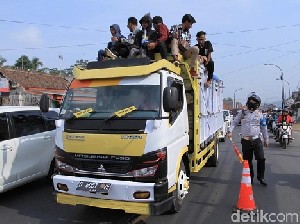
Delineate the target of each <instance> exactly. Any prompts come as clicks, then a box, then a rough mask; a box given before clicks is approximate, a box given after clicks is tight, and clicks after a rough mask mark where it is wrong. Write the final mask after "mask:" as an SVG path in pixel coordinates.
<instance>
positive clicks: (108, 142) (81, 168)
mask: <svg viewBox="0 0 300 224" xmlns="http://www.w3.org/2000/svg"><path fill="white" fill-rule="evenodd" d="M188 71H189V70H188V64H186V63H183V64H182V65H181V66H179V67H177V66H175V65H173V64H172V63H170V62H169V61H167V60H158V61H156V62H153V63H152V62H150V60H149V59H148V58H140V59H137V58H136V59H125V60H121V59H119V60H113V61H106V62H105V61H104V62H101V63H99V62H92V63H89V64H88V66H87V68H79V67H75V68H74V76H75V78H74V80H73V81H72V82H71V84H70V87H69V88H68V90H67V93H66V95H65V98H64V102H63V105H62V108H61V112H60V119H59V120H57V121H56V127H57V131H56V138H55V140H56V148H55V155H56V165H57V169H58V174H57V175H55V176H54V177H53V185H54V189H55V197H56V201H57V202H58V203H63V204H71V205H77V204H84V205H90V206H96V207H101V208H111V209H123V210H125V212H128V213H138V214H147V215H157V214H161V213H163V212H166V211H169V210H170V211H173V212H178V211H179V210H180V207H181V205H182V202H183V199H184V197H185V195H186V194H187V193H188V188H189V175H190V173H191V172H197V171H199V170H200V169H201V168H202V167H203V166H204V165H205V164H208V163H210V164H211V165H213V166H216V165H217V160H218V145H217V141H216V139H217V135H218V131H219V130H220V128H221V126H222V124H221V122H220V121H221V119H222V113H221V109H220V107H222V106H223V105H220V103H221V102H222V94H220V93H221V92H220V91H221V88H219V83H217V82H216V83H214V86H213V88H211V93H212V94H214V95H213V97H214V100H215V101H214V102H212V101H211V99H207V100H206V102H205V101H204V100H203V97H204V96H205V93H202V94H201V89H202V87H201V85H202V86H203V85H204V84H203V83H202V82H201V80H200V79H192V78H191V77H190V76H189V73H188ZM203 88H204V87H203ZM215 89H218V90H217V91H215ZM207 91H208V90H207ZM218 93H219V95H218ZM207 94H209V93H206V95H207ZM201 97H202V103H200V99H201ZM203 105H206V106H208V105H210V106H208V107H210V108H209V109H207V110H203V113H202V114H201V106H203ZM211 110H215V111H211ZM217 111H218V113H217ZM213 113H214V114H213ZM211 116H213V117H211ZM200 117H201V118H200ZM201 124H202V127H201V126H200V125H201ZM208 129H209V130H208Z"/></svg>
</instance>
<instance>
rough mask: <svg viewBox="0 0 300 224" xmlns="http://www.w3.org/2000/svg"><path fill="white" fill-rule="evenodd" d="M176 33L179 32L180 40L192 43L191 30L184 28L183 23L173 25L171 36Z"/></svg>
mask: <svg viewBox="0 0 300 224" xmlns="http://www.w3.org/2000/svg"><path fill="white" fill-rule="evenodd" d="M176 33H177V34H178V39H179V40H185V41H187V42H188V43H189V44H190V45H191V39H192V35H191V33H190V31H189V30H183V28H182V24H179V25H173V26H171V29H170V36H173V34H176Z"/></svg>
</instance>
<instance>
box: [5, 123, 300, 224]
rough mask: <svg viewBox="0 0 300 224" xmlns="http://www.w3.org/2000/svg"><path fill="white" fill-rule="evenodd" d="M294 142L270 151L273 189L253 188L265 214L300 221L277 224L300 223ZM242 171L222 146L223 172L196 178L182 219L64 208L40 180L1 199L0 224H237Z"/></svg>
mask: <svg viewBox="0 0 300 224" xmlns="http://www.w3.org/2000/svg"><path fill="white" fill-rule="evenodd" d="M238 131H239V130H238V128H237V129H236V130H235V132H234V134H235V135H234V142H235V143H236V144H237V146H238V147H239V148H240V149H241V145H240V144H239V137H238V135H237V133H238ZM294 137H295V140H294V141H293V143H292V144H291V145H290V146H288V148H287V149H282V148H281V147H280V146H279V144H278V143H276V142H275V141H274V140H272V139H271V140H270V147H269V148H267V149H265V156H266V175H265V177H266V180H267V182H268V186H267V187H264V186H262V185H260V184H259V183H258V182H257V181H256V180H255V182H254V184H253V193H254V200H255V203H256V205H257V207H258V209H259V210H260V211H261V212H263V214H266V213H269V214H271V213H274V214H275V215H278V214H279V215H280V216H279V215H278V217H279V218H280V220H281V221H282V220H283V219H284V221H286V220H288V218H287V216H284V215H285V214H286V213H296V214H298V222H296V220H295V219H294V220H293V221H291V220H288V222H283V221H282V222H279V221H278V222H273V223H300V165H299V161H300V160H299V159H300V132H294ZM254 164H255V165H256V163H254ZM255 168H256V166H255ZM241 172H242V164H240V163H239V162H238V160H237V158H236V156H235V154H234V151H233V149H232V145H231V143H230V142H229V141H228V140H227V141H226V142H225V143H222V142H221V143H220V162H219V165H218V167H216V168H213V167H205V168H203V169H202V170H201V171H200V172H199V173H196V174H193V175H192V177H191V184H190V192H189V194H188V195H187V197H186V198H185V201H184V204H183V207H182V210H181V211H180V212H179V213H177V214H168V213H167V214H163V215H160V216H152V217H145V216H138V215H132V214H125V213H124V212H122V211H118V210H108V209H98V208H93V207H85V206H76V207H73V206H69V205H60V204H56V203H55V202H54V200H53V196H52V186H51V184H49V183H48V182H47V181H45V180H39V181H36V182H33V183H30V184H26V185H24V186H22V187H19V188H17V189H14V190H11V191H9V192H6V193H3V194H0V223H1V224H24V223H26V224H69V223H70V224H78V223H79V224H81V223H91V224H94V223H95V224H96V223H98V224H104V223H107V224H108V223H110V224H121V223H147V224H157V223H163V224H168V223H170V224H171V223H172V224H176V223H178V224H183V223H184V224H185V223H186V224H190V223H195V224H198V223H204V224H210V223H212V224H228V223H235V222H233V221H236V220H237V217H236V216H235V217H233V219H232V208H233V206H235V205H236V204H237V201H238V195H239V191H240V184H241V183H240V182H241ZM261 214H262V213H261ZM255 217H256V218H255ZM255 217H254V219H255V220H256V221H257V222H256V223H267V222H260V221H261V220H257V216H255ZM272 218H276V217H274V216H272ZM294 218H295V216H294ZM272 220H273V219H272ZM263 221H265V220H263ZM238 223H247V222H238ZM248 223H250V222H248ZM252 223H253V222H252Z"/></svg>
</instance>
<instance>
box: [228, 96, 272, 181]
mask: <svg viewBox="0 0 300 224" xmlns="http://www.w3.org/2000/svg"><path fill="white" fill-rule="evenodd" d="M260 103H261V99H260V97H259V96H258V95H256V94H255V93H254V92H252V93H251V94H250V95H249V96H248V100H247V103H246V106H247V108H248V109H247V110H241V111H240V112H239V113H238V114H237V116H236V117H235V119H234V120H233V124H232V126H231V127H230V128H229V132H228V133H227V137H228V138H232V130H233V129H234V128H235V127H236V126H237V125H238V123H239V122H241V137H242V140H241V143H242V151H243V159H244V160H248V162H249V167H250V174H251V183H253V177H254V171H253V164H252V159H253V153H254V156H255V159H256V160H257V179H258V181H259V182H260V183H261V184H262V185H264V186H266V185H267V183H266V181H265V177H264V174H265V157H264V149H263V146H265V147H268V142H269V135H268V131H267V123H266V119H265V118H264V116H263V114H262V113H261V112H260V111H258V110H257V109H258V108H259V106H260Z"/></svg>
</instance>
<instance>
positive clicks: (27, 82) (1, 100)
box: [0, 68, 68, 107]
mask: <svg viewBox="0 0 300 224" xmlns="http://www.w3.org/2000/svg"><path fill="white" fill-rule="evenodd" d="M67 85H68V81H67V80H66V79H64V78H63V77H61V76H53V75H49V74H45V73H40V72H29V71H24V70H16V69H9V68H0V105H3V106H4V105H14V106H29V105H39V99H40V97H41V95H42V94H43V93H47V94H48V96H49V97H50V99H51V106H52V107H56V106H58V105H59V104H60V102H61V100H62V98H63V96H64V94H65V90H66V88H67Z"/></svg>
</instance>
